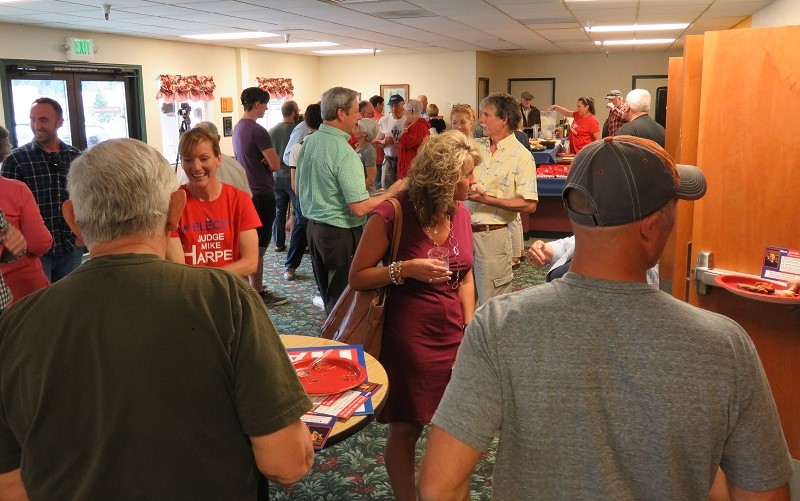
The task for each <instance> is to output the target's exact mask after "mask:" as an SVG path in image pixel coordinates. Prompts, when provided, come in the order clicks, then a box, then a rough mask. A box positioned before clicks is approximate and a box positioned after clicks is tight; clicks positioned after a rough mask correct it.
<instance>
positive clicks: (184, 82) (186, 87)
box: [156, 75, 216, 165]
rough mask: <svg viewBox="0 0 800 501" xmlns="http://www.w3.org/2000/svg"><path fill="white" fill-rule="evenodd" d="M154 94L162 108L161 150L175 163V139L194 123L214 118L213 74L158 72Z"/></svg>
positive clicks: (176, 155) (176, 148) (176, 154)
mask: <svg viewBox="0 0 800 501" xmlns="http://www.w3.org/2000/svg"><path fill="white" fill-rule="evenodd" d="M157 81H158V84H159V90H158V93H157V94H156V98H157V99H158V104H159V107H160V109H161V113H160V120H161V146H162V148H161V150H162V153H163V154H164V156H165V157H166V158H167V160H169V161H170V162H173V159H174V163H175V164H176V165H177V163H178V141H179V140H180V136H181V134H182V133H184V132H186V131H187V130H189V129H191V128H192V127H193V126H194V124H196V123H198V122H202V121H204V120H213V119H214V116H213V111H214V89H215V88H216V85H215V84H214V77H209V76H196V75H189V76H182V75H160V76H159V77H158V79H157Z"/></svg>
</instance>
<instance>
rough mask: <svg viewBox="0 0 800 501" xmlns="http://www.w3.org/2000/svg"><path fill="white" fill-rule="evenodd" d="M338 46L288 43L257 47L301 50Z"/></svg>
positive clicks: (314, 43) (262, 44)
mask: <svg viewBox="0 0 800 501" xmlns="http://www.w3.org/2000/svg"><path fill="white" fill-rule="evenodd" d="M334 45H339V44H338V43H334V42H288V43H280V42H279V43H260V44H258V46H259V47H269V48H272V49H302V48H304V47H332V46H334Z"/></svg>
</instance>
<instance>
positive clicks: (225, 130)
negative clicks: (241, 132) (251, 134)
mask: <svg viewBox="0 0 800 501" xmlns="http://www.w3.org/2000/svg"><path fill="white" fill-rule="evenodd" d="M222 135H223V136H224V137H231V136H232V135H233V118H232V117H222Z"/></svg>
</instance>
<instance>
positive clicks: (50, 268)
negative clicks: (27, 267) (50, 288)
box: [39, 246, 86, 283]
mask: <svg viewBox="0 0 800 501" xmlns="http://www.w3.org/2000/svg"><path fill="white" fill-rule="evenodd" d="M85 249H86V248H85V247H77V246H76V247H75V249H73V251H72V252H70V253H67V254H62V255H60V256H54V255H53V253H51V252H48V253H47V254H45V255H43V256H42V257H40V258H39V259H40V260H41V261H42V268H43V269H44V274H45V276H46V277H47V278H48V279H49V280H50V283H55V282H57V281H59V280H61V279H62V278H64V277H66V276H67V275H68V274H69V272H71V271H72V270H74V269H75V268H77V267H78V266H80V265H81V261H82V260H83V252H84V250H85Z"/></svg>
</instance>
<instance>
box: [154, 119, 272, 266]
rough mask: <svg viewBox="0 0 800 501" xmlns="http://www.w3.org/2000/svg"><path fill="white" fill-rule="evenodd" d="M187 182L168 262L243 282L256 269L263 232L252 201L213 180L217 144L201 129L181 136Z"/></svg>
mask: <svg viewBox="0 0 800 501" xmlns="http://www.w3.org/2000/svg"><path fill="white" fill-rule="evenodd" d="M178 153H179V154H180V157H181V165H182V167H183V171H184V172H185V173H186V177H187V178H188V179H189V182H188V183H186V184H184V185H183V186H181V189H182V190H184V191H185V192H186V206H185V207H184V208H183V212H182V213H181V217H180V220H179V221H178V229H177V231H174V232H172V238H170V243H169V249H168V251H167V258H168V259H170V260H171V261H175V262H178V263H186V264H188V265H192V266H209V267H214V268H223V269H226V270H228V271H231V272H233V273H236V274H237V275H241V276H243V277H246V276H247V275H249V274H251V273H255V271H256V265H257V264H258V234H257V233H256V228H259V227H260V226H261V220H260V219H259V217H258V213H257V212H256V209H255V207H254V206H253V201H252V200H251V199H250V196H249V195H248V194H247V193H245V192H243V191H242V190H239V189H237V188H234V187H233V186H231V185H229V184H224V183H222V182H220V180H219V179H217V169H219V166H220V165H221V164H222V152H221V151H220V148H219V139H218V138H217V136H216V135H215V134H212V133H211V132H210V131H208V130H207V129H205V128H200V127H196V128H194V129H191V130H189V131H187V132H186V133H184V134H183V135H182V136H181V141H180V143H179V145H178Z"/></svg>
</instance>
